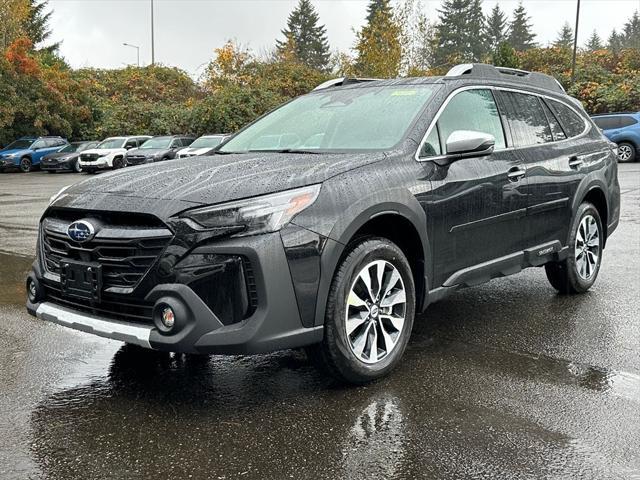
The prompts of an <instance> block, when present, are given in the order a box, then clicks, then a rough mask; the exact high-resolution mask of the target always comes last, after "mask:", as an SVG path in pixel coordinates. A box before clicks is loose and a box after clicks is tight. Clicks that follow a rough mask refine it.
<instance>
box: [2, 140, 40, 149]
mask: <svg viewBox="0 0 640 480" xmlns="http://www.w3.org/2000/svg"><path fill="white" fill-rule="evenodd" d="M32 143H33V140H24V139H20V140H16V141H15V142H12V143H10V144H9V145H7V147H6V148H5V150H21V149H23V148H29V147H30V146H31V144H32Z"/></svg>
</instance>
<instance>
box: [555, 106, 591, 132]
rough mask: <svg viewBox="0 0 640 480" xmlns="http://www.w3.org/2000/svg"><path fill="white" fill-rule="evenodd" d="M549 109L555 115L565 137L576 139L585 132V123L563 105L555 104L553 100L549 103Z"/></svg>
mask: <svg viewBox="0 0 640 480" xmlns="http://www.w3.org/2000/svg"><path fill="white" fill-rule="evenodd" d="M549 107H550V108H551V110H553V113H555V114H556V117H558V120H560V123H562V127H563V129H564V132H565V133H566V134H567V137H569V138H571V137H576V136H578V135H580V134H581V133H583V132H584V131H585V128H586V127H585V122H584V120H583V119H582V117H581V116H580V115H578V114H577V113H576V112H574V111H573V110H572V109H571V108H569V107H568V106H567V105H565V104H564V103H560V102H556V101H555V100H550V101H549Z"/></svg>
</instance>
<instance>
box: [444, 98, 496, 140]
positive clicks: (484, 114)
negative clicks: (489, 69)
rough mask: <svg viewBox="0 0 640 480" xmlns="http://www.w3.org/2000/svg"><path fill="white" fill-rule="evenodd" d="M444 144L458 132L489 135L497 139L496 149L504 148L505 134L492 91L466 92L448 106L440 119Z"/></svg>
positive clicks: (453, 99)
mask: <svg viewBox="0 0 640 480" xmlns="http://www.w3.org/2000/svg"><path fill="white" fill-rule="evenodd" d="M438 128H439V130H440V136H441V137H442V140H443V141H444V142H446V141H447V139H448V138H449V135H451V134H452V133H453V132H455V131H456V130H472V131H476V132H482V133H489V134H491V135H493V136H494V137H495V139H496V147H495V148H496V149H499V148H504V147H505V141H504V132H503V130H502V123H501V122H500V116H499V115H498V108H497V107H496V102H495V101H494V99H493V94H492V93H491V90H465V91H464V92H460V93H458V94H457V95H456V96H455V97H453V98H452V99H451V101H450V102H449V103H448V104H447V106H446V107H445V109H444V111H443V112H442V115H440V118H439V119H438Z"/></svg>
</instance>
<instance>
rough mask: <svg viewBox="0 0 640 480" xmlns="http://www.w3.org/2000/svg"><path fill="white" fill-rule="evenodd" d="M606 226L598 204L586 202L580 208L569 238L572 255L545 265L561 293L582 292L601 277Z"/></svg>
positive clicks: (554, 285)
mask: <svg viewBox="0 0 640 480" xmlns="http://www.w3.org/2000/svg"><path fill="white" fill-rule="evenodd" d="M603 245H604V230H603V229H602V221H601V220H600V214H599V213H598V210H597V209H596V207H594V206H593V205H592V204H590V203H583V204H582V205H580V207H579V208H578V211H577V214H576V217H575V219H574V221H573V225H572V228H571V237H570V238H569V256H568V257H567V258H566V259H565V260H563V261H562V262H554V263H548V264H547V265H545V269H546V272H547V278H548V279H549V283H551V285H552V286H553V287H554V288H555V289H556V290H558V291H559V292H560V293H565V294H567V293H583V292H586V291H587V290H589V289H590V288H591V286H592V285H593V284H594V283H595V281H596V278H597V277H598V272H599V271H600V264H601V262H602V247H603Z"/></svg>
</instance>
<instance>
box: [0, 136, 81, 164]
mask: <svg viewBox="0 0 640 480" xmlns="http://www.w3.org/2000/svg"><path fill="white" fill-rule="evenodd" d="M68 144H69V142H67V141H66V140H65V139H64V138H61V137H22V138H20V139H18V140H16V141H15V142H12V143H10V144H9V145H7V146H6V147H5V148H3V149H2V150H0V171H4V170H7V169H10V168H19V169H20V170H21V171H23V172H29V171H31V169H32V168H33V167H35V166H37V165H39V164H40V159H41V158H42V157H44V156H45V155H47V154H48V153H53V152H57V151H58V150H60V149H61V148H62V147H64V146H66V145H68Z"/></svg>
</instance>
